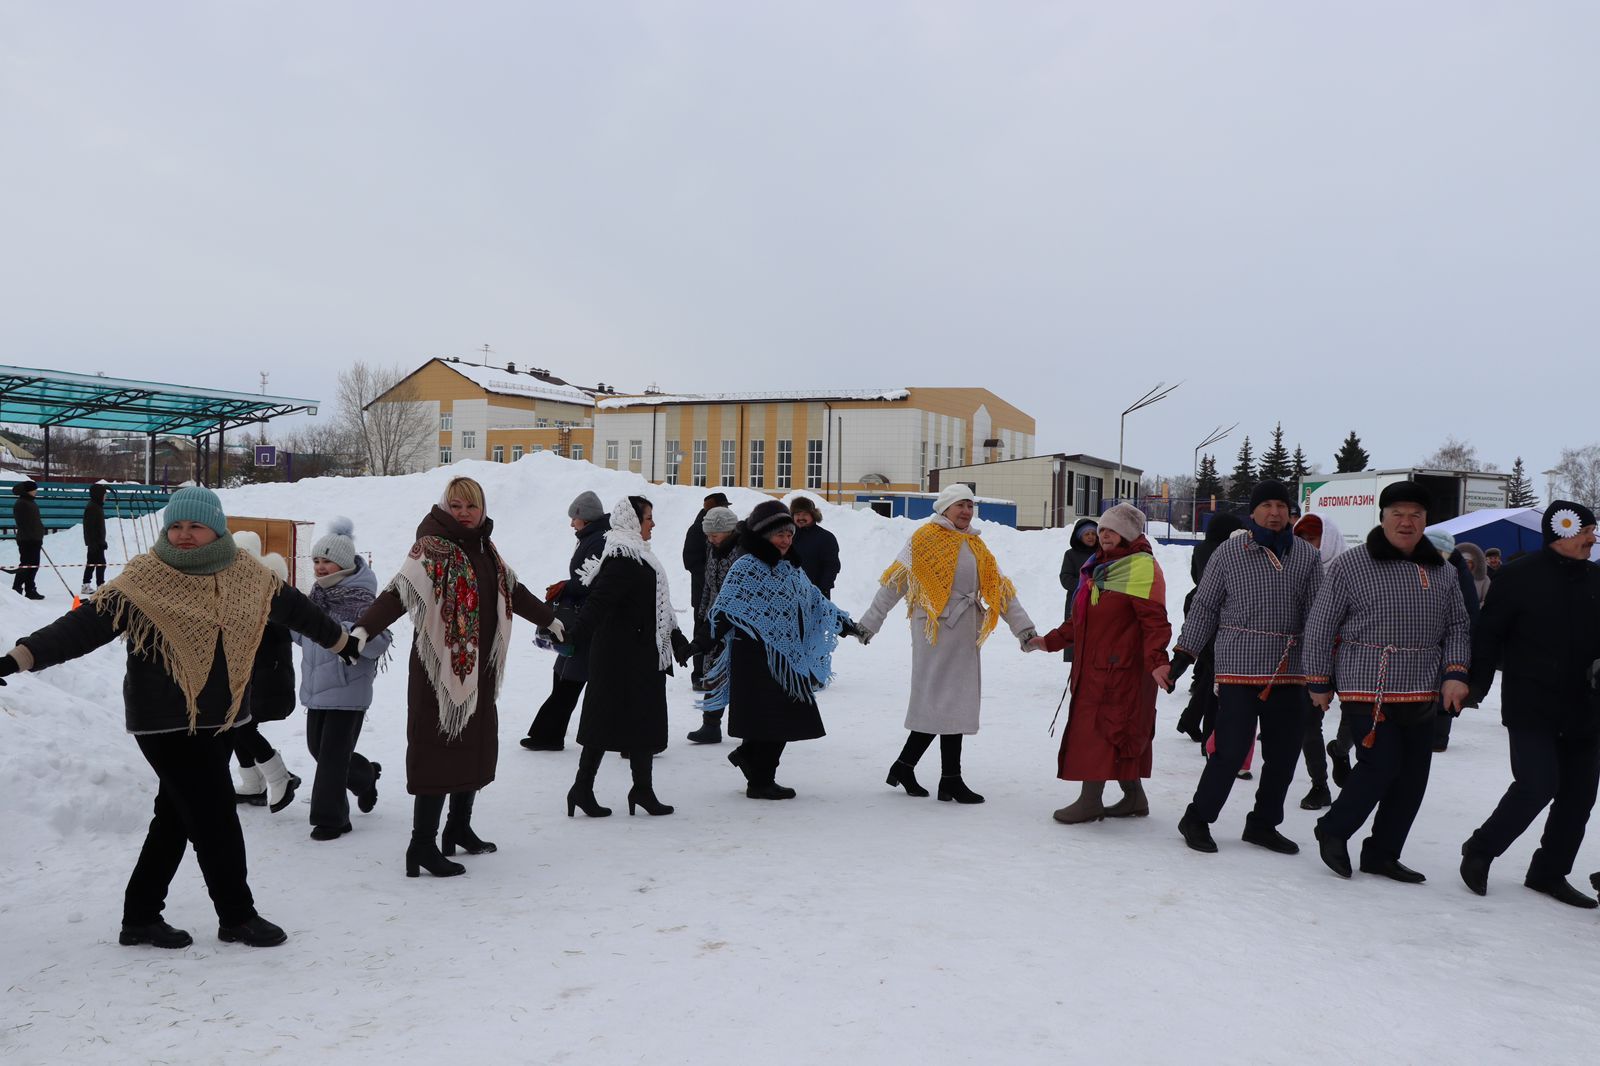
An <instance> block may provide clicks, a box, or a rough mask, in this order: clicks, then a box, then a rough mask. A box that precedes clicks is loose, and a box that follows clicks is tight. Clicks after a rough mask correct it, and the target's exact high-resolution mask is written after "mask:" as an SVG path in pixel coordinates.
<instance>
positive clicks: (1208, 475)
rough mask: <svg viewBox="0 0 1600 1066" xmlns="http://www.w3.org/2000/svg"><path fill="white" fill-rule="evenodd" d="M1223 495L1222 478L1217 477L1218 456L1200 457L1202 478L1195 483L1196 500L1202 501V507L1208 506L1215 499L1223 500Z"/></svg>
mask: <svg viewBox="0 0 1600 1066" xmlns="http://www.w3.org/2000/svg"><path fill="white" fill-rule="evenodd" d="M1223 493H1224V490H1223V485H1222V478H1220V477H1218V476H1217V459H1216V456H1213V455H1202V456H1201V457H1200V477H1199V479H1198V480H1197V481H1195V483H1194V496H1195V499H1197V500H1199V501H1200V504H1201V506H1206V505H1209V504H1210V503H1211V500H1212V498H1213V497H1215V498H1217V499H1221V498H1222V497H1223Z"/></svg>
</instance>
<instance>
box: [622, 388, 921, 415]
mask: <svg viewBox="0 0 1600 1066" xmlns="http://www.w3.org/2000/svg"><path fill="white" fill-rule="evenodd" d="M910 398H911V390H910V389H810V390H807V389H800V390H797V391H789V392H766V391H763V392H684V393H659V392H657V393H645V394H644V395H642V396H607V397H605V398H604V399H601V400H597V401H596V402H595V407H597V408H598V409H600V410H602V411H616V410H621V409H622V408H626V407H665V406H681V405H684V404H701V403H846V402H849V401H852V400H853V401H857V402H867V403H873V402H881V401H886V402H894V401H898V400H908V399H910Z"/></svg>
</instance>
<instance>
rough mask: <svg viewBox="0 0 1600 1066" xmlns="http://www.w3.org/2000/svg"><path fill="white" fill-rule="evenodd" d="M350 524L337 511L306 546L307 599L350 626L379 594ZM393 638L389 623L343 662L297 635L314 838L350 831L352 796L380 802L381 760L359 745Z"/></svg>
mask: <svg viewBox="0 0 1600 1066" xmlns="http://www.w3.org/2000/svg"><path fill="white" fill-rule="evenodd" d="M354 538H355V526H354V525H353V524H352V523H351V522H350V520H349V519H348V518H335V519H334V520H333V521H332V522H329V523H328V532H327V533H325V534H323V536H322V537H321V538H320V539H319V540H318V541H317V542H316V544H315V545H313V546H312V548H311V565H312V566H313V567H314V568H315V570H316V575H317V576H316V581H315V583H314V584H313V585H312V588H311V602H312V603H313V604H315V605H316V606H317V607H318V608H319V609H321V610H322V611H323V612H325V613H326V614H327V615H328V617H330V618H332V619H333V620H334V621H336V622H339V623H340V624H341V625H343V626H345V627H346V628H347V629H349V628H353V627H354V626H355V624H356V622H357V621H358V620H359V619H360V618H361V614H362V612H363V611H365V610H366V609H367V608H368V607H370V606H372V602H373V600H374V599H376V598H377V595H378V578H377V576H376V575H375V574H373V572H372V567H370V566H368V565H367V563H366V562H365V561H364V560H363V559H362V558H361V557H360V556H359V555H357V554H356V543H355V539H354ZM392 639H393V638H392V637H391V636H390V635H389V631H388V630H384V631H383V632H381V633H376V634H374V635H373V636H372V637H371V638H370V639H369V640H367V641H365V642H364V643H363V644H362V647H361V657H360V658H359V659H357V660H356V661H355V662H353V663H345V662H343V661H342V660H340V659H339V658H338V657H337V656H335V655H332V654H331V653H329V652H328V651H326V650H324V649H323V648H322V647H321V646H319V645H317V644H316V643H314V642H312V641H309V640H307V639H306V638H305V637H303V636H296V637H295V643H297V644H299V645H300V702H301V703H303V704H305V705H306V747H307V748H308V749H309V750H310V751H311V757H312V758H313V759H315V760H316V762H317V772H316V776H315V777H314V778H313V779H312V781H311V839H312V840H337V839H339V837H341V836H343V835H344V834H345V833H348V832H350V830H351V824H350V801H349V799H348V798H347V797H346V796H345V793H346V792H349V793H350V794H351V795H353V796H355V797H356V803H357V805H358V806H359V807H360V809H361V813H362V814H367V813H369V812H370V811H371V810H372V808H373V807H375V806H377V803H378V778H379V777H380V776H382V774H383V765H382V764H381V763H376V762H373V761H371V760H370V759H368V758H367V757H366V756H364V755H361V754H359V753H358V752H357V751H356V741H357V739H359V738H360V736H361V725H362V722H363V721H364V720H365V719H366V716H367V708H368V707H370V706H372V682H373V679H374V678H376V677H377V674H378V662H379V660H381V659H382V658H383V656H384V655H385V654H386V653H387V652H388V650H389V644H390V641H391V640H392Z"/></svg>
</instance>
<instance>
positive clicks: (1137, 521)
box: [1100, 503, 1145, 542]
mask: <svg viewBox="0 0 1600 1066" xmlns="http://www.w3.org/2000/svg"><path fill="white" fill-rule="evenodd" d="M1144 523H1145V517H1144V512H1143V511H1141V510H1139V508H1137V507H1135V506H1134V505H1133V504H1131V503H1119V504H1116V505H1115V506H1113V507H1108V508H1106V513H1105V514H1103V515H1101V516H1100V528H1101V529H1109V530H1111V532H1113V533H1115V534H1117V536H1119V537H1121V538H1122V539H1123V540H1125V541H1130V542H1131V541H1135V540H1138V539H1139V538H1140V537H1142V536H1144Z"/></svg>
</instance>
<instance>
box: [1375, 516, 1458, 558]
mask: <svg viewBox="0 0 1600 1066" xmlns="http://www.w3.org/2000/svg"><path fill="white" fill-rule="evenodd" d="M1367 554H1368V555H1370V556H1372V558H1373V559H1374V560H1375V561H1377V562H1380V563H1381V562H1385V561H1393V560H1399V561H1401V562H1407V563H1416V564H1417V565H1418V566H1443V565H1444V556H1442V555H1440V554H1439V549H1438V548H1435V547H1434V546H1433V541H1431V540H1429V539H1428V538H1427V537H1423V538H1422V539H1421V540H1419V541H1417V546H1416V547H1415V548H1413V549H1412V550H1411V554H1410V555H1406V554H1404V553H1403V552H1401V550H1400V549H1399V548H1396V547H1395V546H1394V545H1393V544H1390V543H1389V538H1388V537H1386V536H1384V535H1383V527H1382V526H1373V527H1372V532H1371V533H1368V534H1367Z"/></svg>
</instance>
